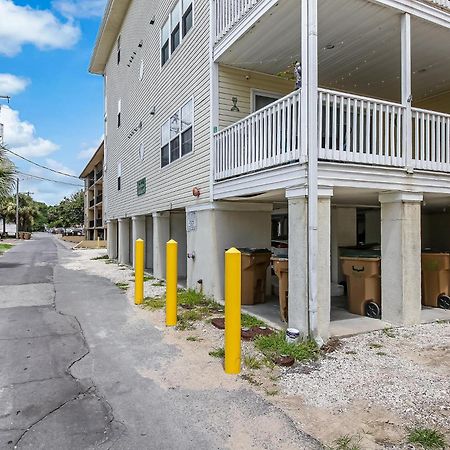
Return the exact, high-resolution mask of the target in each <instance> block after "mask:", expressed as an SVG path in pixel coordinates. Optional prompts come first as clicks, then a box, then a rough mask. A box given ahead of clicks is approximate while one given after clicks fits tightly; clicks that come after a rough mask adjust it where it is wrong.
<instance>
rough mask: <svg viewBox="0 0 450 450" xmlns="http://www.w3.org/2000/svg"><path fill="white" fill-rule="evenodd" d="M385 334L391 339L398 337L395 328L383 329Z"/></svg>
mask: <svg viewBox="0 0 450 450" xmlns="http://www.w3.org/2000/svg"><path fill="white" fill-rule="evenodd" d="M383 334H384V335H386V336H387V337H390V338H395V337H396V334H395V332H394V329H393V328H384V329H383Z"/></svg>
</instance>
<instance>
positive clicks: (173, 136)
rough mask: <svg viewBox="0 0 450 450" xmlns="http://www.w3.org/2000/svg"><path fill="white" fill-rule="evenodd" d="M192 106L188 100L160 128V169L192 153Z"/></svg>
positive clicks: (191, 102)
mask: <svg viewBox="0 0 450 450" xmlns="http://www.w3.org/2000/svg"><path fill="white" fill-rule="evenodd" d="M193 106H194V105H193V101H192V100H189V101H188V102H187V103H186V104H184V105H183V106H182V107H181V108H180V109H179V110H178V111H177V112H176V113H175V114H173V115H172V116H171V117H170V118H169V120H167V121H166V122H165V123H164V124H163V126H162V127H161V167H164V166H167V165H168V164H170V163H172V162H174V161H176V160H177V159H179V158H181V157H182V156H184V155H187V154H188V153H191V152H192V140H193V131H192V127H193V116H194V108H193Z"/></svg>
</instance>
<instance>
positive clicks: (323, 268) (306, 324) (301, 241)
mask: <svg viewBox="0 0 450 450" xmlns="http://www.w3.org/2000/svg"><path fill="white" fill-rule="evenodd" d="M332 194H333V191H332V189H331V188H328V187H319V190H318V204H317V216H318V227H317V236H318V249H317V266H316V268H315V269H314V268H313V267H310V266H309V265H308V252H310V251H311V247H310V246H309V242H308V197H307V189H306V188H297V189H289V190H287V191H286V197H287V198H288V214H289V238H288V239H289V299H288V306H289V326H290V327H294V328H297V329H298V330H300V333H301V334H303V335H304V336H308V335H311V333H313V332H314V329H315V330H316V336H315V337H316V338H317V339H318V340H319V341H320V340H322V341H325V340H326V339H328V337H329V325H330V307H331V306H330V305H331V303H330V302H331V292H330V284H331V254H330V253H331V243H330V228H331V227H330V222H331V196H332ZM312 270H316V273H315V274H314V275H315V276H311V275H312V273H311V272H312ZM312 280H317V281H316V283H317V285H316V286H315V291H316V292H317V296H316V301H314V300H313V298H312V297H311V295H310V292H311V289H310V288H309V283H310V282H314V281H312Z"/></svg>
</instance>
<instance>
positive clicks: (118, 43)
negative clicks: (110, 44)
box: [117, 35, 120, 64]
mask: <svg viewBox="0 0 450 450" xmlns="http://www.w3.org/2000/svg"><path fill="white" fill-rule="evenodd" d="M117 64H120V35H119V37H118V38H117Z"/></svg>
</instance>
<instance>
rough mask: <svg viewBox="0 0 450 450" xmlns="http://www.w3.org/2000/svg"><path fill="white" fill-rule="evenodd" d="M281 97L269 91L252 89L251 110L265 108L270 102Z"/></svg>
mask: <svg viewBox="0 0 450 450" xmlns="http://www.w3.org/2000/svg"><path fill="white" fill-rule="evenodd" d="M281 97H282V96H281V95H279V94H272V93H271V92H264V91H253V112H255V111H259V110H260V109H262V108H265V107H266V106H268V105H270V104H271V103H273V102H276V101H277V100H279V99H280V98H281Z"/></svg>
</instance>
